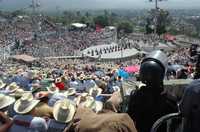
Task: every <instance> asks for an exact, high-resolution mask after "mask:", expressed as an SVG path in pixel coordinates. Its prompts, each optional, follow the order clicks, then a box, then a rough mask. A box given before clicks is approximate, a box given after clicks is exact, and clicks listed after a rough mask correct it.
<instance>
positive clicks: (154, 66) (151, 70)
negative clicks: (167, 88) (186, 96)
mask: <svg viewBox="0 0 200 132" xmlns="http://www.w3.org/2000/svg"><path fill="white" fill-rule="evenodd" d="M166 67H167V56H166V55H165V54H164V53H163V52H162V51H160V50H158V51H154V52H152V53H150V54H149V56H147V57H146V58H145V59H144V60H143V61H142V64H141V66H140V80H141V81H142V82H143V83H145V84H147V85H154V86H155V85H156V84H159V83H162V82H163V79H164V77H165V73H166V70H167V68H166Z"/></svg>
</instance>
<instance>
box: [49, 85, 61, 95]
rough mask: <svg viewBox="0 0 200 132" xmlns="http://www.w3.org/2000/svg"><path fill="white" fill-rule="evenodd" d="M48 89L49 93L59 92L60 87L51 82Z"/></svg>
mask: <svg viewBox="0 0 200 132" xmlns="http://www.w3.org/2000/svg"><path fill="white" fill-rule="evenodd" d="M47 91H48V92H49V93H52V94H53V93H59V89H58V88H57V87H56V85H55V84H54V83H52V84H51V86H49V87H47Z"/></svg>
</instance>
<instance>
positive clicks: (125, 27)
mask: <svg viewBox="0 0 200 132" xmlns="http://www.w3.org/2000/svg"><path fill="white" fill-rule="evenodd" d="M117 30H118V32H124V33H132V32H133V24H132V23H131V22H129V21H122V22H120V23H119V24H118V28H117Z"/></svg>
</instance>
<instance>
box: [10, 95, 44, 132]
mask: <svg viewBox="0 0 200 132" xmlns="http://www.w3.org/2000/svg"><path fill="white" fill-rule="evenodd" d="M39 102H40V101H39V100H36V99H34V97H33V95H32V94H31V93H25V94H24V95H23V96H22V97H21V98H20V99H19V100H17V101H16V102H15V104H14V110H15V112H17V113H18V115H16V116H14V118H13V124H12V126H11V128H10V130H9V131H10V132H27V131H29V132H35V131H37V132H44V131H46V130H47V123H46V121H45V119H43V118H41V117H36V116H35V115H36V113H37V112H36V106H37V105H38V104H39Z"/></svg>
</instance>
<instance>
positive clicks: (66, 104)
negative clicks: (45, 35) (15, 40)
mask: <svg viewBox="0 0 200 132" xmlns="http://www.w3.org/2000/svg"><path fill="white" fill-rule="evenodd" d="M120 68H121V67H120V66H118V67H116V69H111V68H106V69H102V68H101V67H98V66H95V65H86V66H84V65H82V66H77V65H70V64H69V65H59V66H55V65H54V68H48V67H46V68H38V67H27V66H26V65H15V66H14V65H11V66H9V65H7V66H5V65H4V66H1V75H0V76H1V77H0V78H1V80H0V103H1V108H0V109H1V113H0V116H1V118H3V119H5V120H3V121H2V122H1V123H2V124H6V125H5V128H4V131H5V130H6V131H11V132H15V131H24V132H25V131H39V132H45V131H50V132H51V131H70V130H69V129H72V126H71V125H72V124H71V123H72V122H73V125H75V126H73V127H75V128H74V130H77V131H79V129H81V130H80V131H96V130H98V129H101V131H102V132H104V131H116V130H118V129H119V128H120V129H119V130H121V131H123V132H124V131H127V132H129V131H131V132H132V131H133V132H134V131H136V129H135V127H134V124H133V121H132V120H131V118H130V117H129V116H128V115H127V114H117V113H116V112H119V111H120V105H119V104H120V103H121V102H122V98H121V95H120V92H119V91H120V89H121V87H122V81H123V78H122V77H120V76H119V75H118V72H117V70H119V69H120ZM105 111H106V112H105ZM108 111H109V113H108ZM5 114H6V115H7V116H9V117H10V118H8V117H6V115H5ZM88 114H89V115H91V117H88ZM85 116H87V118H86V117H85ZM102 119H103V120H102ZM121 120H124V121H123V122H122V121H121ZM92 122H93V123H94V125H91V124H90V123H92ZM98 122H99V123H98ZM106 122H107V123H109V122H110V124H106ZM95 124H98V125H95ZM1 126H3V125H1ZM1 126H0V129H1Z"/></svg>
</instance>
